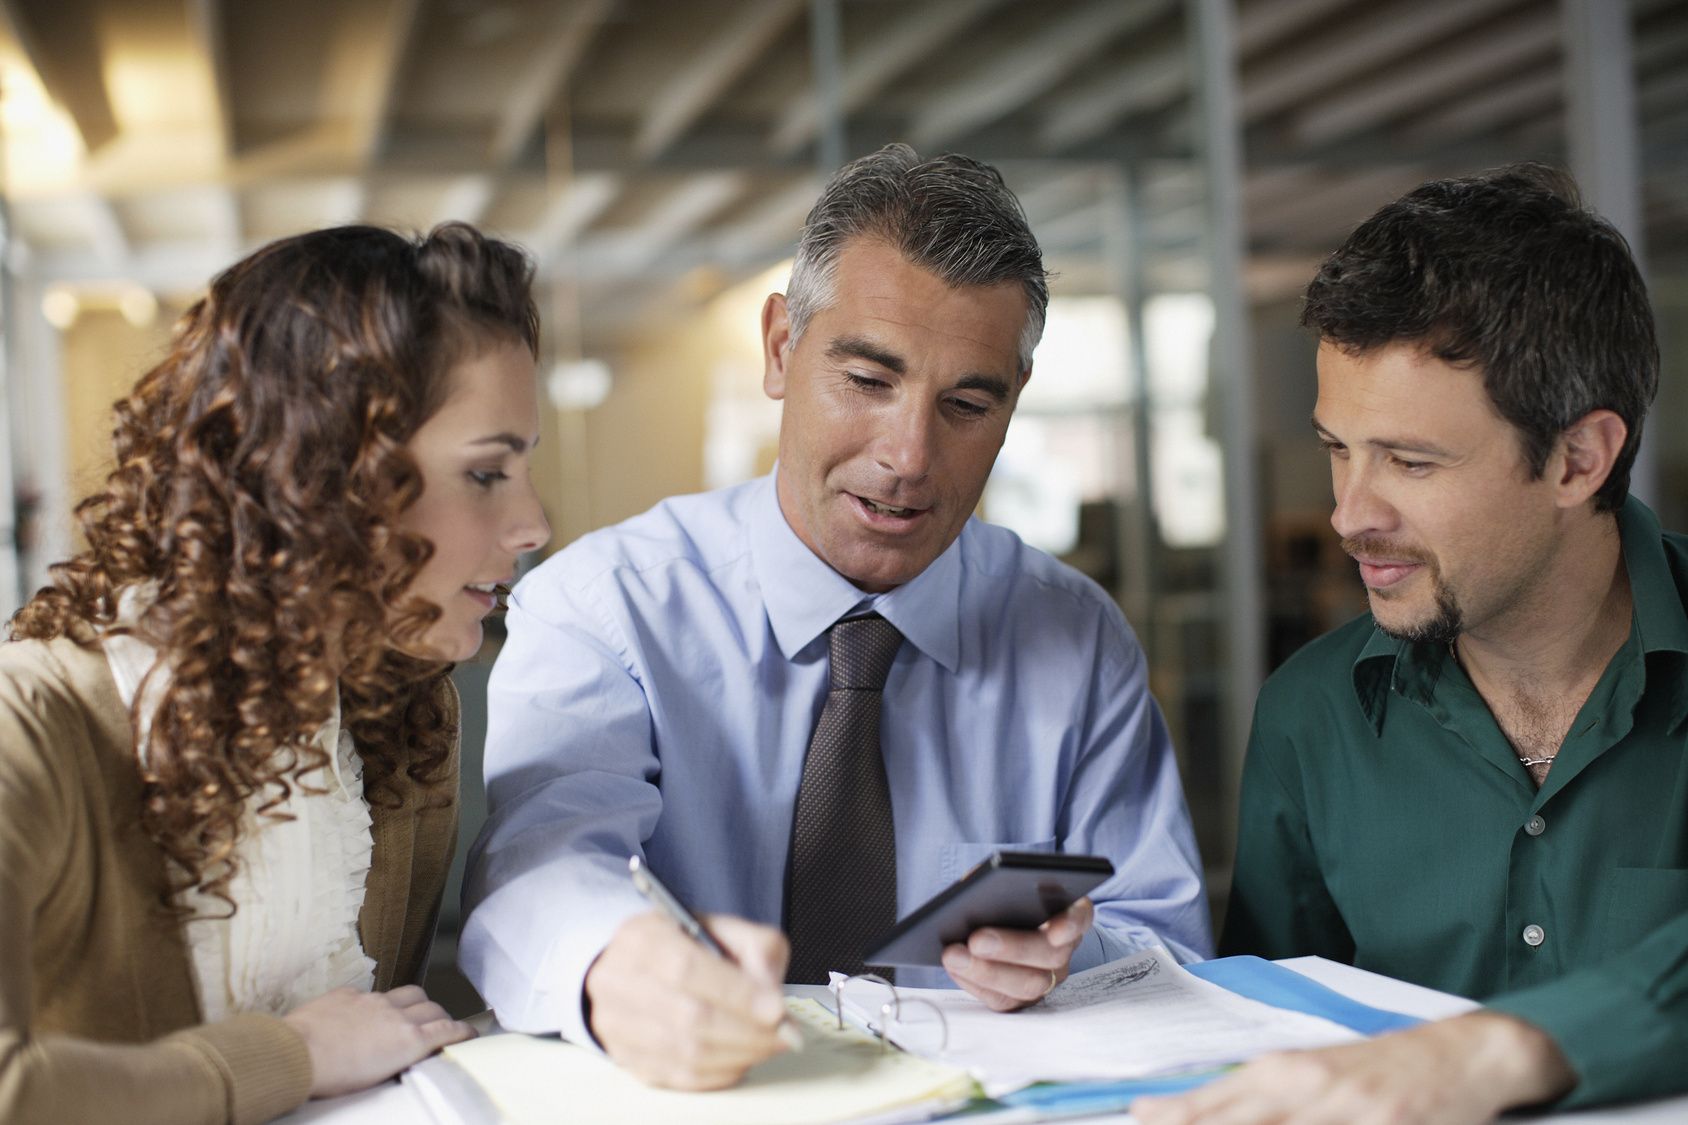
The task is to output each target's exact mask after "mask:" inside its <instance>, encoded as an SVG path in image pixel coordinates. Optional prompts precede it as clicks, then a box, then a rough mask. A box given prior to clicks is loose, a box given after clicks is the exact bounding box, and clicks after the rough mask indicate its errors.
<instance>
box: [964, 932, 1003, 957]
mask: <svg viewBox="0 0 1688 1125" xmlns="http://www.w3.org/2000/svg"><path fill="white" fill-rule="evenodd" d="M968 946H969V947H970V948H971V949H972V951H973V952H974V953H977V954H978V955H979V956H980V957H994V956H996V954H998V953H1000V952H1002V939H1001V938H999V937H997V936H996V935H995V934H982V935H981V936H979V937H977V938H974V939H973V940H972V941H971V942H969V943H968Z"/></svg>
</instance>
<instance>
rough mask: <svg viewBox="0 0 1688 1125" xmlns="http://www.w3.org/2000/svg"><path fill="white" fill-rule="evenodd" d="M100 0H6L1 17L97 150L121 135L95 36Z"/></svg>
mask: <svg viewBox="0 0 1688 1125" xmlns="http://www.w3.org/2000/svg"><path fill="white" fill-rule="evenodd" d="M96 9H97V4H96V3H95V0H3V2H0V15H3V16H4V18H5V20H6V23H7V24H8V25H9V26H10V30H11V32H12V37H13V38H14V39H16V40H17V42H18V45H19V46H20V47H21V48H22V49H23V53H24V57H25V58H27V59H28V60H29V65H30V66H31V67H32V68H34V70H35V74H36V76H37V77H38V78H40V79H41V85H42V88H43V89H45V90H46V91H47V96H48V97H50V98H52V99H53V100H54V101H55V102H57V103H58V104H59V105H61V106H63V107H64V110H65V112H66V113H68V114H70V119H71V121H72V122H74V123H75V125H76V131H77V132H78V133H79V134H81V137H82V145H83V147H84V148H86V149H87V150H88V151H89V152H93V151H94V150H96V149H98V148H99V147H100V146H102V145H104V144H105V143H106V142H107V141H109V140H111V139H112V138H113V137H115V136H117V118H116V116H115V115H114V114H113V112H112V107H111V94H110V91H109V90H107V89H106V83H105V67H104V64H103V60H102V59H101V56H100V43H99V38H98V36H97V34H96V29H97V21H96V15H97V10H96Z"/></svg>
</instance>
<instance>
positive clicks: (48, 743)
mask: <svg viewBox="0 0 1688 1125" xmlns="http://www.w3.org/2000/svg"><path fill="white" fill-rule="evenodd" d="M129 741H130V731H129V713H128V709H127V708H125V707H124V706H123V702H122V700H121V699H120V698H119V697H118V694H117V685H116V684H115V683H114V682H113V681H112V677H111V666H110V664H108V663H107V661H106V657H105V652H104V650H103V649H101V648H100V647H99V646H98V645H83V644H79V643H77V642H76V641H73V640H70V639H68V638H65V637H56V638H54V639H52V640H44V641H43V640H17V641H7V642H5V643H4V644H0V757H6V758H13V759H15V758H17V757H18V756H20V755H33V754H45V755H46V756H47V757H48V759H49V760H50V762H53V763H59V764H64V762H65V758H66V755H64V754H63V753H62V750H63V748H64V746H65V744H66V743H67V742H83V743H85V744H91V745H94V746H96V747H100V748H116V749H120V750H122V751H127V750H128V749H129V746H128V744H129Z"/></svg>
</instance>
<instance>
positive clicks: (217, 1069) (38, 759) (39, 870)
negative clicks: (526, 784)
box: [0, 640, 457, 1125]
mask: <svg viewBox="0 0 1688 1125" xmlns="http://www.w3.org/2000/svg"><path fill="white" fill-rule="evenodd" d="M456 703H457V696H456V693H455V691H453V692H452V693H451V706H452V708H453V712H454V718H455V709H456ZM456 783H457V759H456V756H455V750H454V753H453V758H452V763H451V788H450V790H449V792H450V793H451V794H452V795H453V798H454V799H453V801H452V803H451V804H450V805H449V806H448V807H445V808H430V809H423V810H420V811H413V809H412V808H411V807H409V806H410V803H409V802H407V807H406V808H404V809H402V810H393V809H389V808H383V807H381V806H375V807H373V808H372V809H371V813H372V815H373V819H374V825H373V833H374V837H375V844H374V853H373V855H372V857H371V866H370V869H369V882H368V886H367V891H366V896H365V898H364V903H363V910H362V913H361V914H360V915H359V918H358V929H359V931H360V935H361V937H362V939H363V946H364V950H365V952H367V953H368V954H369V956H370V957H372V958H374V960H375V962H376V970H375V987H376V988H377V989H387V988H391V987H393V986H394V985H398V984H404V983H407V982H411V981H415V980H417V979H418V978H420V976H421V975H422V969H423V963H424V961H425V960H426V958H427V954H428V946H429V943H430V942H431V940H432V937H433V931H434V922H435V920H436V918H437V917H438V914H439V903H440V896H441V894H442V893H443V891H444V887H445V878H446V872H447V869H448V868H449V866H450V863H451V853H452V848H453V845H454V843H455V840H456V835H457V805H456V801H455V795H456V792H457V788H456ZM140 805H141V782H140V777H139V775H138V772H137V770H136V764H135V755H134V749H133V736H132V734H131V731H130V726H129V716H128V712H127V711H126V710H125V708H124V707H123V705H122V703H121V702H120V701H119V699H118V695H117V688H116V685H115V684H114V683H113V682H112V678H111V671H110V668H109V666H108V665H107V663H106V658H105V654H104V652H103V651H102V650H100V649H98V648H93V649H84V648H81V647H79V646H77V645H75V644H73V643H71V642H69V641H66V640H56V641H50V642H46V643H42V642H38V641H17V642H12V643H8V644H0V1121H5V1122H31V1123H33V1122H61V1121H77V1122H80V1121H124V1122H133V1123H137V1125H138V1123H143V1122H159V1123H161V1125H162V1123H169V1125H188V1123H195V1122H208V1123H209V1122H229V1121H232V1122H248V1121H264V1120H267V1119H269V1118H271V1117H275V1116H277V1115H279V1114H282V1113H286V1112H288V1111H289V1110H292V1109H294V1108H295V1107H297V1106H298V1105H299V1104H300V1103H302V1102H303V1101H304V1100H305V1099H306V1098H307V1097H308V1096H309V1093H310V1084H311V1068H310V1059H309V1056H308V1054H307V1052H306V1050H305V1043H304V1040H303V1039H301V1038H300V1037H299V1036H298V1034H297V1033H295V1032H294V1031H293V1029H292V1028H290V1027H288V1026H287V1025H286V1024H285V1023H284V1022H282V1021H281V1020H280V1019H277V1018H275V1017H272V1016H264V1015H241V1016H236V1017H234V1018H233V1019H228V1020H224V1021H222V1022H219V1023H214V1024H203V1023H201V1022H200V1015H199V1005H198V1000H197V998H196V995H195V990H194V984H193V975H192V968H191V966H190V963H189V955H188V951H187V945H186V942H185V941H184V939H183V935H182V927H181V925H180V924H179V923H178V922H176V921H174V920H172V919H171V918H169V917H167V916H166V915H165V914H164V913H163V912H162V910H161V909H160V907H159V893H160V889H161V888H162V887H163V886H164V880H165V865H164V856H163V853H162V852H161V851H160V850H159V849H158V847H157V846H156V845H154V844H153V842H152V841H151V840H150V839H148V838H147V836H146V834H145V833H144V832H143V831H142V830H141V827H140V819H139V810H140Z"/></svg>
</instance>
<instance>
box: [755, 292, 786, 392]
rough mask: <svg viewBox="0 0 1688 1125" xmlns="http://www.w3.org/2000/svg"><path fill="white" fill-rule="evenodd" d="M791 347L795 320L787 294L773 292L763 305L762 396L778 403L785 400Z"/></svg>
mask: <svg viewBox="0 0 1688 1125" xmlns="http://www.w3.org/2000/svg"><path fill="white" fill-rule="evenodd" d="M790 347H791V319H790V317H789V316H788V315H787V313H786V307H785V294H784V293H770V294H768V299H767V300H766V301H763V302H762V393H763V394H765V395H767V396H768V397H769V398H771V399H774V400H775V401H776V402H777V401H778V400H780V399H782V398H784V397H785V361H786V358H787V357H786V353H787V351H788V350H789V349H790Z"/></svg>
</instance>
